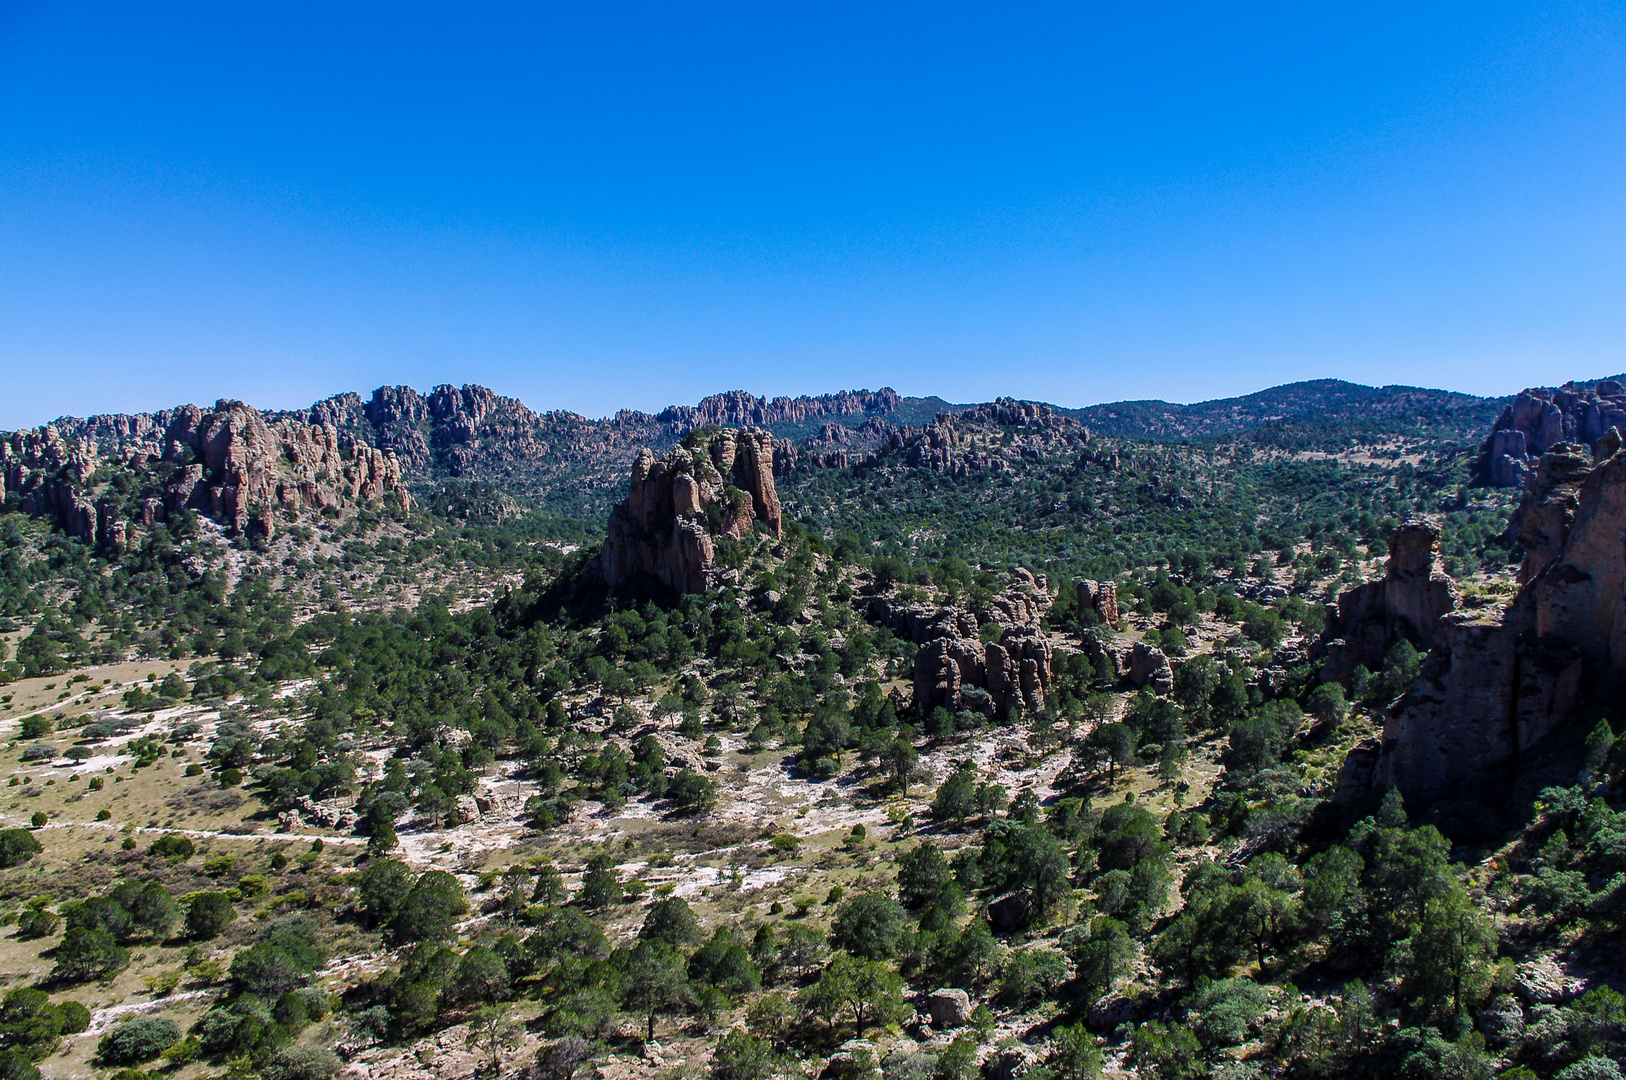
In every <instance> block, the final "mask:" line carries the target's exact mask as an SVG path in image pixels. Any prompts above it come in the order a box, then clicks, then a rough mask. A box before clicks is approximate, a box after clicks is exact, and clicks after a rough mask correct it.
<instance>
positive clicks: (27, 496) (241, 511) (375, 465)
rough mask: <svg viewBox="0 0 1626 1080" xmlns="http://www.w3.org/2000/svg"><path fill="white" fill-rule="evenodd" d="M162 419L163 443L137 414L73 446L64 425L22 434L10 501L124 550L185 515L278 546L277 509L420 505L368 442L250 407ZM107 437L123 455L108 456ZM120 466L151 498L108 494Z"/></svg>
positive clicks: (5, 448)
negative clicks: (132, 538)
mask: <svg viewBox="0 0 1626 1080" xmlns="http://www.w3.org/2000/svg"><path fill="white" fill-rule="evenodd" d="M155 415H162V416H164V417H167V419H168V422H167V424H166V425H165V427H164V429H163V432H162V434H161V435H158V434H156V433H155V431H154V429H153V427H152V425H151V424H150V423H148V422H147V420H144V419H140V418H132V417H121V418H109V417H99V418H95V420H94V422H89V421H87V422H83V423H82V424H81V426H79V428H78V429H77V430H79V431H80V435H79V436H78V437H71V438H70V437H64V436H63V434H62V433H61V431H60V430H59V429H58V428H57V427H56V426H55V425H52V426H50V427H46V428H41V429H37V430H35V431H24V432H16V433H14V434H12V435H11V436H10V437H9V438H8V439H5V440H4V441H0V495H12V494H15V495H16V496H17V497H18V499H19V502H20V505H21V507H22V508H23V509H24V510H25V511H27V512H29V513H33V514H36V515H41V516H54V517H57V518H58V519H59V520H61V522H62V526H63V529H64V530H65V531H66V532H67V533H68V534H69V535H70V536H74V537H77V538H79V539H82V540H85V541H87V542H94V543H97V544H99V545H101V546H102V547H104V548H106V549H107V550H110V551H114V552H116V551H118V550H120V549H122V548H123V546H124V545H125V543H126V542H127V537H128V529H129V525H130V523H131V522H136V523H139V524H142V525H151V524H153V523H155V522H157V521H159V520H162V519H163V518H164V517H165V516H166V515H167V514H169V513H174V512H177V511H180V510H185V509H192V510H197V511H200V512H201V513H204V514H207V515H209V516H210V517H212V518H214V519H215V520H216V521H219V522H220V523H221V524H223V525H225V526H227V528H229V529H231V530H232V531H234V532H236V533H238V534H242V535H249V536H256V537H259V538H261V539H269V538H270V536H271V534H272V530H273V524H272V512H273V511H274V510H277V509H283V510H291V511H298V510H304V509H318V510H319V509H326V508H329V507H332V508H335V509H342V508H344V507H348V506H352V505H354V504H357V503H368V502H379V501H383V502H389V503H392V504H394V505H397V506H400V507H403V508H404V507H406V506H407V505H409V503H410V500H409V498H408V496H407V493H406V488H405V486H404V484H403V481H402V476H401V468H400V465H399V464H398V462H397V461H396V459H395V457H394V455H393V454H391V453H389V452H388V451H381V450H377V449H374V448H372V447H368V446H355V447H352V448H351V449H349V450H348V451H347V450H345V449H344V448H343V447H341V445H340V442H339V438H338V434H337V432H336V431H335V430H334V429H332V428H329V427H324V426H321V425H309V424H305V423H303V422H301V421H299V420H293V419H282V420H276V421H267V420H266V418H265V416H264V415H263V414H262V413H260V412H259V411H258V410H256V409H251V408H249V407H248V406H246V405H244V404H243V403H242V402H239V401H220V402H217V403H216V404H215V406H214V408H213V409H210V410H207V411H205V410H203V409H200V408H198V407H197V406H195V405H187V406H184V407H182V408H179V409H174V410H170V411H169V412H167V413H164V414H155ZM148 419H150V417H149V418H148ZM116 421H117V422H116ZM122 421H128V422H122ZM98 440H101V441H102V445H103V446H104V447H106V448H107V449H110V450H112V451H113V452H114V454H115V455H116V456H113V457H111V458H104V457H101V456H99V455H98V452H97V451H98ZM119 470H135V472H136V476H135V477H134V483H132V484H127V485H123V486H122V487H121V488H120V489H119V490H121V491H128V490H129V489H130V488H132V487H134V488H150V489H151V490H150V492H149V491H143V492H142V493H141V494H139V495H137V496H135V497H130V496H128V495H114V494H111V491H112V490H113V489H106V491H105V492H104V490H103V489H104V486H105V484H106V482H107V481H108V480H109V479H110V478H111V476H112V474H113V473H115V472H117V471H119Z"/></svg>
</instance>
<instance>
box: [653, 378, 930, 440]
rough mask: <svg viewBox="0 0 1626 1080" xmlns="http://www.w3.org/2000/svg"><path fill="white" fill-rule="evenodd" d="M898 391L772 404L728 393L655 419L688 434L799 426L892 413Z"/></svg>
mask: <svg viewBox="0 0 1626 1080" xmlns="http://www.w3.org/2000/svg"><path fill="white" fill-rule="evenodd" d="M899 400H900V399H899V398H898V393H897V391H895V390H893V389H892V388H891V387H882V388H881V389H880V390H876V391H869V390H843V391H842V392H840V393H838V394H820V395H819V396H818V397H798V398H788V397H778V398H774V399H772V400H771V401H770V400H769V399H767V398H759V397H757V396H756V395H755V394H749V393H746V392H745V391H744V390H730V391H729V392H727V393H725V394H713V395H712V396H711V397H708V398H703V399H701V401H700V404H699V405H695V406H689V405H671V406H668V407H667V408H665V409H663V410H661V412H660V413H658V414H657V415H656V417H655V419H656V420H657V421H658V422H660V423H662V424H667V425H670V426H672V427H674V428H678V429H681V430H682V431H688V430H690V429H692V428H697V427H704V426H705V425H707V424H716V425H719V426H723V427H746V426H757V427H762V426H766V425H768V424H783V423H800V422H803V421H806V420H816V419H818V418H819V417H821V416H855V415H857V416H861V415H863V414H865V413H891V412H896V411H897V409H898V404H899Z"/></svg>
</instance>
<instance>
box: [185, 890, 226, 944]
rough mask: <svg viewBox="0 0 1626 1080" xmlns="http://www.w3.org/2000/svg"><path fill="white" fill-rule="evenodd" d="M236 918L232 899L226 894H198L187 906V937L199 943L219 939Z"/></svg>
mask: <svg viewBox="0 0 1626 1080" xmlns="http://www.w3.org/2000/svg"><path fill="white" fill-rule="evenodd" d="M235 916H236V913H235V912H234V911H233V910H232V905H231V897H229V896H227V895H226V894H225V893H223V892H202V893H197V894H195V895H194V896H193V897H192V898H191V900H190V901H188V903H187V905H186V933H187V936H189V937H191V938H193V939H195V940H198V941H207V940H208V939H210V938H213V937H218V936H219V935H220V932H221V931H222V930H224V929H226V927H227V926H229V925H230V924H231V921H232V919H233V918H234V917H235Z"/></svg>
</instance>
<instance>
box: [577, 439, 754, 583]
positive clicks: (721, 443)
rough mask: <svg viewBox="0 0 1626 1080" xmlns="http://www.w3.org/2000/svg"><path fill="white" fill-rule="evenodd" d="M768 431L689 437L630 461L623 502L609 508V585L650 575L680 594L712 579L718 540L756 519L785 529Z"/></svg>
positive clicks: (603, 561) (739, 533) (605, 560)
mask: <svg viewBox="0 0 1626 1080" xmlns="http://www.w3.org/2000/svg"><path fill="white" fill-rule="evenodd" d="M773 453H774V441H773V436H771V435H769V434H768V433H767V432H766V431H762V430H760V429H756V428H747V429H746V430H744V431H740V432H735V431H732V430H725V431H721V432H718V433H717V434H715V435H712V436H711V437H710V438H708V439H705V440H688V441H687V444H686V445H683V446H679V447H676V448H675V449H673V450H672V451H671V452H670V453H668V454H666V456H664V457H662V458H659V459H657V458H656V457H655V455H654V453H653V452H652V451H650V450H648V449H645V450H643V451H642V452H640V453H639V455H638V458H637V460H636V461H634V462H633V466H632V481H631V484H630V485H629V488H628V491H627V498H626V501H625V502H623V503H621V504H620V505H618V506H616V507H615V509H614V510H612V511H611V512H610V520H609V524H608V526H607V527H606V530H605V537H604V547H603V549H602V550H601V551H600V554H599V563H598V565H599V572H600V574H601V575H602V576H603V578H604V581H605V582H606V583H607V584H609V585H610V586H612V587H613V586H616V585H619V584H621V583H622V582H623V581H626V580H627V579H628V578H630V577H632V576H633V575H635V574H639V573H645V574H653V575H654V576H655V577H657V578H659V579H660V580H661V581H662V582H664V583H665V584H666V585H667V586H668V587H669V588H672V589H676V590H677V591H678V592H684V593H699V592H705V591H706V590H708V589H710V588H711V587H712V586H713V585H714V584H715V583H716V576H717V565H716V561H715V555H716V538H717V537H720V536H732V537H735V538H740V537H745V536H748V535H750V533H751V531H752V529H753V528H755V527H756V525H757V523H760V524H761V526H762V527H763V528H764V529H766V530H767V531H768V532H770V533H772V534H773V535H774V536H776V537H777V536H780V535H782V534H783V525H782V522H781V518H780V506H779V494H778V492H776V491H775V490H774V483H773Z"/></svg>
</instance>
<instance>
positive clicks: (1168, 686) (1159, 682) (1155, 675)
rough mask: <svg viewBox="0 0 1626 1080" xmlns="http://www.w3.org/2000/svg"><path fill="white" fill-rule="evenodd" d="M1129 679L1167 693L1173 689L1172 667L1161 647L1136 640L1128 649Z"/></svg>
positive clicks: (1158, 691)
mask: <svg viewBox="0 0 1626 1080" xmlns="http://www.w3.org/2000/svg"><path fill="white" fill-rule="evenodd" d="M1129 681H1130V682H1132V683H1134V684H1135V685H1136V686H1149V687H1151V688H1152V690H1153V691H1154V692H1155V693H1159V694H1167V693H1169V692H1170V691H1172V690H1173V689H1174V668H1173V667H1172V666H1171V665H1170V664H1169V658H1168V656H1167V655H1165V654H1164V652H1163V650H1162V649H1159V648H1156V647H1155V646H1152V645H1148V644H1146V642H1144V641H1137V642H1135V644H1134V646H1133V647H1132V648H1131V649H1130V650H1129Z"/></svg>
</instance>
